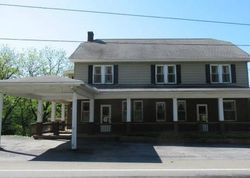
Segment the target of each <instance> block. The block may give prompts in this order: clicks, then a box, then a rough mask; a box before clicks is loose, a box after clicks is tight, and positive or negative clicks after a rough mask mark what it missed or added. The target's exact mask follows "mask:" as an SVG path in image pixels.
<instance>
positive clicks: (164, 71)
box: [155, 64, 177, 84]
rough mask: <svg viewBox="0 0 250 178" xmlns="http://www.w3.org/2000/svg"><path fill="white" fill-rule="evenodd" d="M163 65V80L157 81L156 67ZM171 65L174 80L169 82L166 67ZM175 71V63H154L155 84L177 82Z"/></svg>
mask: <svg viewBox="0 0 250 178" xmlns="http://www.w3.org/2000/svg"><path fill="white" fill-rule="evenodd" d="M160 66H163V75H164V76H163V78H164V82H158V81H157V67H160ZM169 66H173V67H174V75H175V81H174V82H169V81H168V67H169ZM176 73H177V71H176V65H175V64H157V65H155V83H156V84H176V83H177V76H176V75H177V74H176Z"/></svg>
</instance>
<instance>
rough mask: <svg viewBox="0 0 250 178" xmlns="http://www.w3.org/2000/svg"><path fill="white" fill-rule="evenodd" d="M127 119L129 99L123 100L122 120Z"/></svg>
mask: <svg viewBox="0 0 250 178" xmlns="http://www.w3.org/2000/svg"><path fill="white" fill-rule="evenodd" d="M126 121H127V101H126V100H123V101H122V122H126Z"/></svg>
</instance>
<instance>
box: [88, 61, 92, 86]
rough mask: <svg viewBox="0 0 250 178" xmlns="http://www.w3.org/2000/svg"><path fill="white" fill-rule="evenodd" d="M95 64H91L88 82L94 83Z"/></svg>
mask: <svg viewBox="0 0 250 178" xmlns="http://www.w3.org/2000/svg"><path fill="white" fill-rule="evenodd" d="M92 79H93V65H89V70H88V83H89V84H92V83H93V81H92Z"/></svg>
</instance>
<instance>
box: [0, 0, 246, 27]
mask: <svg viewBox="0 0 250 178" xmlns="http://www.w3.org/2000/svg"><path fill="white" fill-rule="evenodd" d="M0 6H8V7H18V8H32V9H43V10H57V11H68V12H83V13H93V14H106V15H116V16H129V17H141V18H153V19H163V20H180V21H189V22H201V23H215V24H225V25H241V26H250V23H241V22H231V21H217V20H205V19H192V18H182V17H170V16H156V15H145V14H130V13H120V12H108V11H93V10H84V9H68V8H59V7H45V6H29V5H20V4H5V3H0Z"/></svg>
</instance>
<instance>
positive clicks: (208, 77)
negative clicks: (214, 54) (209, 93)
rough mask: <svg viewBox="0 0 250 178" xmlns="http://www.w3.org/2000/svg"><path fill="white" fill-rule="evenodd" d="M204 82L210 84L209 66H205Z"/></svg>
mask: <svg viewBox="0 0 250 178" xmlns="http://www.w3.org/2000/svg"><path fill="white" fill-rule="evenodd" d="M206 82H207V83H210V65H209V64H206Z"/></svg>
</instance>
